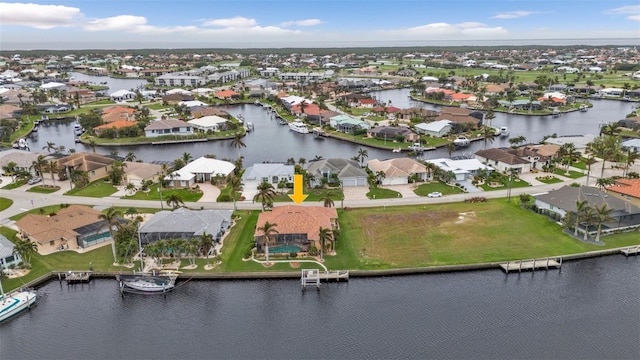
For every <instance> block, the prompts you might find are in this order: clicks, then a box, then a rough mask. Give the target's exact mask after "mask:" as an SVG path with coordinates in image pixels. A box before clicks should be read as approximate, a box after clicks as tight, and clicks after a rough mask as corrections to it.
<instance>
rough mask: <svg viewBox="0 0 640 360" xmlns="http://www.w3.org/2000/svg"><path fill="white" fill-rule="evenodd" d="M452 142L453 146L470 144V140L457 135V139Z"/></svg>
mask: <svg viewBox="0 0 640 360" xmlns="http://www.w3.org/2000/svg"><path fill="white" fill-rule="evenodd" d="M453 144H454V145H455V146H460V147H462V146H469V144H471V140H469V139H467V137H466V136H458V138H457V139H455V140H453Z"/></svg>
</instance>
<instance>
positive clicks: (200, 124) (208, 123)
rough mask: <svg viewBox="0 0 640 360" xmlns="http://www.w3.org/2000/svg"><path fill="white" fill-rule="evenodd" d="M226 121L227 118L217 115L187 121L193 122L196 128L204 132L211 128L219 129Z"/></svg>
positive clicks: (213, 129) (211, 129)
mask: <svg viewBox="0 0 640 360" xmlns="http://www.w3.org/2000/svg"><path fill="white" fill-rule="evenodd" d="M226 122H227V119H225V118H223V117H220V116H217V115H211V116H203V117H201V118H197V119H193V120H189V121H187V123H189V124H191V125H192V126H193V128H194V129H195V130H197V131H202V132H207V131H209V130H210V131H219V130H220V128H221V127H222V126H223V125H224V124H225V123H226Z"/></svg>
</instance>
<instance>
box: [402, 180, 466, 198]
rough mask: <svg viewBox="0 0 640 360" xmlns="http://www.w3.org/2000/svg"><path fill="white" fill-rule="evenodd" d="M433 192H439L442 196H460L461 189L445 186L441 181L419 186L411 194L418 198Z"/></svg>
mask: <svg viewBox="0 0 640 360" xmlns="http://www.w3.org/2000/svg"><path fill="white" fill-rule="evenodd" d="M435 191H438V192H441V193H442V195H451V194H462V189H460V188H458V187H455V186H450V185H447V184H445V183H443V182H442V181H434V182H428V183H424V184H420V185H418V187H417V188H416V189H414V190H413V192H414V193H416V195H418V196H427V195H428V194H429V193H431V192H435Z"/></svg>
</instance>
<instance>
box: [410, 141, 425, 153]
mask: <svg viewBox="0 0 640 360" xmlns="http://www.w3.org/2000/svg"><path fill="white" fill-rule="evenodd" d="M407 148H408V149H409V150H411V151H424V149H425V147H424V146H422V144H420V143H417V142H416V143H413V144H411V145H409V146H408V147H407Z"/></svg>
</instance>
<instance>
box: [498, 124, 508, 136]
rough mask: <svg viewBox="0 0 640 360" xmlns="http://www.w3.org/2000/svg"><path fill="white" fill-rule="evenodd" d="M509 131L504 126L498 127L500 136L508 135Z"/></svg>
mask: <svg viewBox="0 0 640 360" xmlns="http://www.w3.org/2000/svg"><path fill="white" fill-rule="evenodd" d="M510 132H511V130H509V128H508V127H506V126H502V127H501V128H500V136H509V133H510Z"/></svg>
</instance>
